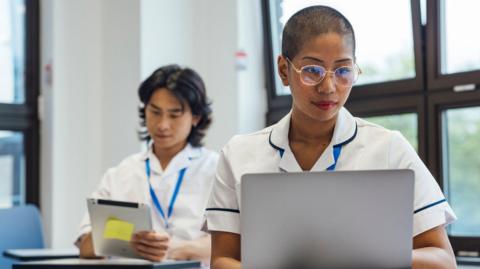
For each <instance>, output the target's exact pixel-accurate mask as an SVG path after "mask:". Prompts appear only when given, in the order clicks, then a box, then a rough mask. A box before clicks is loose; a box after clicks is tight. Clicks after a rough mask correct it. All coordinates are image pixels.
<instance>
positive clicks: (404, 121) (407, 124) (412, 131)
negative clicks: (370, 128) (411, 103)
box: [365, 113, 418, 151]
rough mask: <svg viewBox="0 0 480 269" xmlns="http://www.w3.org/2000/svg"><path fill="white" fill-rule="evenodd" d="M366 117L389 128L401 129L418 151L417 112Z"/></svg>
mask: <svg viewBox="0 0 480 269" xmlns="http://www.w3.org/2000/svg"><path fill="white" fill-rule="evenodd" d="M365 119H366V120H368V121H370V122H373V123H376V124H378V125H380V126H383V127H385V128H387V129H390V130H396V131H400V133H402V135H403V136H405V138H406V139H407V140H408V142H410V144H411V145H412V146H413V147H414V148H415V150H417V151H418V117H417V114H416V113H404V114H396V115H386V116H376V117H367V118H365Z"/></svg>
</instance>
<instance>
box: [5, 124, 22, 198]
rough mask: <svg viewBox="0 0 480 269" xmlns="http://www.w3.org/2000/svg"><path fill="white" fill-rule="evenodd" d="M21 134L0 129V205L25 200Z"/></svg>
mask: <svg viewBox="0 0 480 269" xmlns="http://www.w3.org/2000/svg"><path fill="white" fill-rule="evenodd" d="M24 172H25V162H24V156H23V134H22V133H19V132H10V131H0V178H1V179H2V180H1V181H0V207H10V206H13V205H18V204H22V203H23V202H24V201H25V194H24V193H25V187H24V186H25V176H24Z"/></svg>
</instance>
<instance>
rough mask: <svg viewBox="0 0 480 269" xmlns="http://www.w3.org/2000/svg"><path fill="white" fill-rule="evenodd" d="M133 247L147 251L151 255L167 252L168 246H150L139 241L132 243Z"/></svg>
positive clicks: (140, 250)
mask: <svg viewBox="0 0 480 269" xmlns="http://www.w3.org/2000/svg"><path fill="white" fill-rule="evenodd" d="M132 246H133V248H135V249H136V250H137V251H139V252H143V253H147V254H150V255H162V253H166V252H167V250H168V248H167V247H165V246H162V247H159V248H158V247H150V246H148V245H144V244H139V243H132Z"/></svg>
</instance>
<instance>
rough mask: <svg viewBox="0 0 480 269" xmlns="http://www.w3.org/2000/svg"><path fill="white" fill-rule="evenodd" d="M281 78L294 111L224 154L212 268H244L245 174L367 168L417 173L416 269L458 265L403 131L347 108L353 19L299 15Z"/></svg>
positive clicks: (215, 197)
mask: <svg viewBox="0 0 480 269" xmlns="http://www.w3.org/2000/svg"><path fill="white" fill-rule="evenodd" d="M278 73H279V75H280V78H281V80H282V82H283V85H285V86H289V87H290V89H291V92H292V100H293V104H292V109H291V112H290V113H289V114H288V115H287V116H285V117H284V118H283V119H282V120H280V121H279V122H278V123H276V124H275V125H273V126H270V127H268V128H266V129H264V130H262V131H259V132H257V133H254V134H250V135H246V136H236V137H234V138H233V139H232V140H231V141H230V142H229V143H228V144H227V145H226V146H225V147H224V149H223V150H222V153H221V156H220V160H219V166H218V168H217V174H216V179H215V183H214V187H213V190H212V195H211V198H210V202H209V205H208V208H207V226H208V230H209V231H210V232H211V234H212V268H214V269H223V268H228V269H232V268H241V262H240V236H241V231H240V208H239V199H240V196H241V195H240V178H241V176H242V175H243V174H246V173H261V172H298V171H325V170H330V171H332V170H369V169H412V170H414V171H415V195H414V196H415V198H414V200H415V201H414V206H415V209H416V213H415V214H414V224H413V225H414V229H413V231H414V234H413V241H414V245H413V249H414V250H413V253H412V254H413V258H412V267H413V268H436V269H439V268H455V267H456V266H455V257H454V254H453V251H452V248H451V246H450V243H449V241H448V237H447V235H446V232H445V230H444V226H445V225H447V224H448V223H450V222H451V221H453V220H454V219H455V215H454V213H453V211H452V210H451V208H450V206H449V205H448V203H447V202H446V201H445V198H444V196H443V194H442V192H441V190H440V188H439V187H438V185H437V183H436V181H435V180H434V178H433V177H432V175H431V174H430V173H429V171H428V170H427V168H426V167H425V165H424V164H423V163H422V161H421V160H420V158H419V157H418V156H417V154H416V152H415V150H414V149H413V148H412V147H411V146H410V145H409V144H408V142H407V141H406V140H405V138H403V136H401V135H400V134H399V133H398V132H393V131H389V130H386V129H384V128H382V127H379V126H377V125H374V124H371V123H369V122H367V121H364V120H361V119H358V118H355V117H353V116H352V115H351V114H350V113H349V112H348V111H347V110H346V109H345V108H344V107H343V106H344V104H345V102H346V101H347V99H348V96H349V94H350V90H351V88H352V85H353V83H354V82H355V81H356V79H357V77H358V75H359V74H360V69H359V68H358V67H357V66H356V64H355V35H354V31H353V28H352V26H351V24H350V23H349V21H348V20H347V19H346V18H345V17H344V16H343V15H342V14H341V13H339V12H338V11H336V10H334V9H332V8H329V7H325V6H313V7H308V8H306V9H303V10H301V11H299V12H297V13H296V14H295V15H293V16H292V17H291V18H290V19H289V21H288V22H287V24H286V25H285V28H284V30H283V36H282V55H280V56H279V57H278ZM287 243H288V242H287Z"/></svg>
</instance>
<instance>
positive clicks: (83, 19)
mask: <svg viewBox="0 0 480 269" xmlns="http://www.w3.org/2000/svg"><path fill="white" fill-rule="evenodd" d="M41 5H42V7H41V8H42V16H41V17H42V48H43V49H42V64H46V63H48V62H50V61H51V62H52V65H53V84H52V85H51V86H49V85H47V84H46V83H45V81H43V83H42V89H41V90H42V94H43V100H44V105H43V106H44V107H45V111H44V117H43V120H42V129H41V132H42V138H41V140H42V141H41V142H42V143H41V152H42V155H41V159H42V165H41V183H42V192H41V197H42V198H41V206H42V213H43V214H44V219H45V220H44V221H45V224H46V231H47V237H46V238H47V241H48V243H50V244H51V245H53V246H56V247H68V246H71V244H72V242H73V240H74V239H75V238H74V237H75V234H76V232H77V231H78V224H79V221H80V219H81V216H82V214H83V213H84V211H85V197H87V195H88V194H89V193H91V191H92V190H93V188H94V187H95V185H96V184H97V183H98V181H99V179H100V177H101V175H102V174H103V173H104V171H105V169H106V168H107V167H108V166H111V165H113V164H115V163H117V162H118V161H119V160H120V159H121V158H123V157H124V156H126V155H128V154H131V153H132V152H135V151H138V149H139V143H138V142H137V139H136V134H135V128H136V127H137V120H136V114H135V113H136V110H135V109H136V105H137V102H136V94H135V92H136V87H137V85H138V81H139V79H140V72H139V68H140V64H139V63H140V61H139V41H138V40H139V31H138V29H139V3H138V2H137V1H131V0H103V1H97V0H83V1H63V0H48V1H42V2H41ZM43 75H44V76H45V72H44V73H43ZM52 231H54V232H53V233H52Z"/></svg>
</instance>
